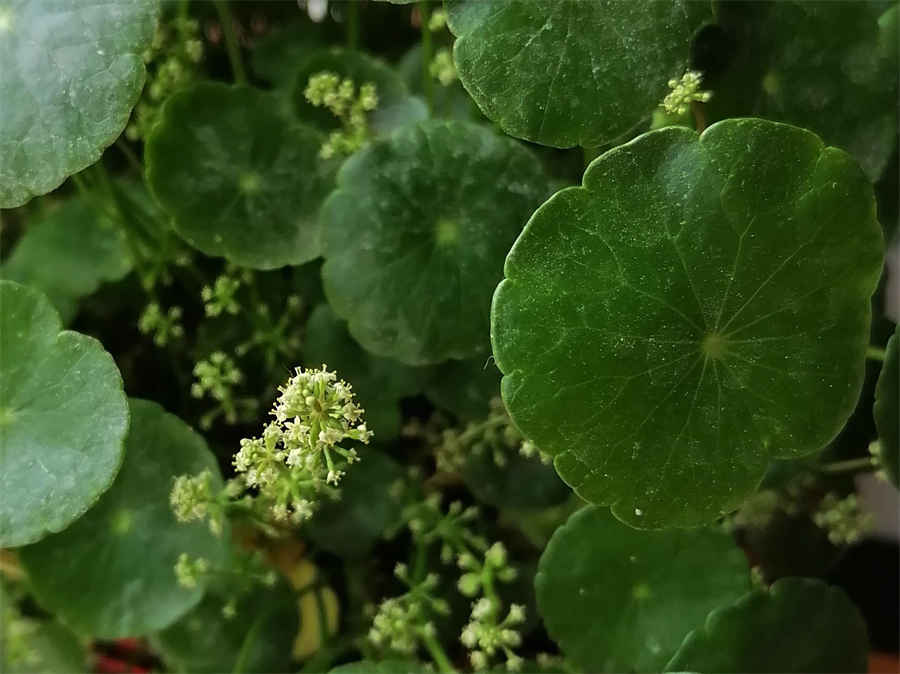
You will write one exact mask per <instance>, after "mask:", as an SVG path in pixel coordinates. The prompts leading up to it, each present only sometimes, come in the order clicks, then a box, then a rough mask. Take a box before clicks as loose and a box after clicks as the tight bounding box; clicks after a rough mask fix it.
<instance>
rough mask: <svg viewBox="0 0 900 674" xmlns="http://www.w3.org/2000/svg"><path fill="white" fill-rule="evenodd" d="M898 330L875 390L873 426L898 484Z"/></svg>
mask: <svg viewBox="0 0 900 674" xmlns="http://www.w3.org/2000/svg"><path fill="white" fill-rule="evenodd" d="M897 335H898V333H897V330H896V329H895V330H894V334H893V335H892V336H891V338H890V340H888V343H887V349H886V351H887V355H886V357H885V359H884V365H882V367H881V374H880V375H878V384H877V387H876V388H875V407H874V409H873V412H874V415H875V426H876V427H877V428H878V442H879V444H880V445H881V461H882V463H883V464H884V470H885V472H886V473H887V474H888V477H890V478H891V481H892V482H893V483H894V484H895V485H898V484H900V356H898V355H897V351H898V349H900V347H898V343H900V337H898V336H897Z"/></svg>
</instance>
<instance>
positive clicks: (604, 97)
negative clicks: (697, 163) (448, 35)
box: [447, 0, 710, 147]
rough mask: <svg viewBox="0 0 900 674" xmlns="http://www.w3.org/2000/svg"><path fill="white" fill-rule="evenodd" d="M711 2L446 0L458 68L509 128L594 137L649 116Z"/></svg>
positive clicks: (607, 136)
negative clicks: (454, 37) (454, 40)
mask: <svg viewBox="0 0 900 674" xmlns="http://www.w3.org/2000/svg"><path fill="white" fill-rule="evenodd" d="M709 9H710V4H709V3H703V2H689V1H687V0H676V1H674V2H651V3H639V2H638V3H635V2H617V1H612V2H610V1H603V2H570V1H563V2H560V1H559V0H532V1H530V2H518V1H516V0H447V11H448V15H449V16H448V18H449V25H450V29H451V30H452V31H453V33H454V34H455V35H456V36H457V38H458V39H457V40H456V44H455V45H454V49H453V55H454V59H455V61H456V67H457V69H458V71H459V77H460V79H461V80H462V83H463V85H464V86H465V87H466V89H467V90H468V92H469V93H470V94H471V95H472V98H474V99H475V102H476V103H478V105H479V107H480V108H481V110H482V112H484V114H485V115H486V116H487V117H488V118H490V119H492V120H493V121H495V122H497V123H498V124H499V125H500V128H502V129H503V130H504V131H506V133H508V134H510V135H512V136H516V137H517V138H525V139H526V140H530V141H533V142H536V143H542V144H544V145H552V146H554V147H571V146H573V145H583V146H585V147H596V146H599V145H602V144H604V143H606V142H608V141H611V140H614V139H616V138H617V137H619V136H621V135H622V134H624V133H626V132H627V131H629V130H630V129H632V128H633V127H635V126H636V125H637V124H638V123H639V122H641V120H643V119H646V118H649V117H650V114H651V113H652V112H653V110H654V108H656V106H657V105H659V103H660V102H661V101H662V99H663V98H664V97H665V95H666V93H667V92H668V88H667V82H668V80H669V79H671V78H677V77H680V76H681V75H682V73H683V72H684V71H685V69H686V68H687V65H688V57H689V55H690V47H691V38H692V37H693V34H694V32H695V31H696V30H697V29H698V28H699V27H700V25H701V24H702V23H703V22H704V21H705V20H707V19H708V18H709V15H710V12H709Z"/></svg>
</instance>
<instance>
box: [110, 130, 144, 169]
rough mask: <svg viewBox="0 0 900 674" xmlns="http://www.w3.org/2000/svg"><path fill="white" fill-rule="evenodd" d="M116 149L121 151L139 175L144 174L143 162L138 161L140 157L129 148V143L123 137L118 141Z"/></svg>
mask: <svg viewBox="0 0 900 674" xmlns="http://www.w3.org/2000/svg"><path fill="white" fill-rule="evenodd" d="M116 147H117V148H119V151H120V152H121V153H122V154H123V155H124V156H125V159H126V161H128V164H129V166H131V168H133V169H134V170H135V171H137V172H138V174H140V175H143V174H144V165H143V164H141V160H140V159H138V156H137V155H136V154H135V153H134V150H132V149H131V148H130V147H128V143H126V142H125V141H124V140H123V139H122V137H121V136H119V137H118V138H117V139H116Z"/></svg>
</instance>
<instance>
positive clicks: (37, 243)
mask: <svg viewBox="0 0 900 674" xmlns="http://www.w3.org/2000/svg"><path fill="white" fill-rule="evenodd" d="M129 271H131V258H130V257H129V254H128V249H127V247H126V245H125V236H124V234H123V231H122V229H121V227H119V226H117V225H116V223H114V222H112V221H111V220H110V219H109V218H107V217H104V216H101V215H99V214H98V213H97V212H96V211H94V210H93V209H92V208H91V207H90V206H89V205H87V204H86V203H84V202H83V201H82V200H81V199H78V198H76V199H71V200H69V201H67V202H65V203H63V204H61V205H60V206H59V207H58V208H56V209H55V210H53V211H51V212H50V213H49V215H47V217H46V218H44V219H42V220H39V221H37V222H29V224H28V229H26V230H25V234H24V236H22V238H21V239H20V240H19V242H18V243H17V244H16V247H15V248H14V249H13V251H12V253H11V254H10V256H9V258H8V259H7V260H6V262H5V263H4V264H3V266H2V267H0V276H2V277H3V278H7V279H10V280H12V281H17V282H19V283H25V284H27V285H29V286H31V287H32V288H36V289H38V290H40V291H42V292H44V293H46V294H47V296H48V297H49V298H50V300H51V301H52V302H53V305H54V306H55V307H56V309H57V311H59V312H60V314H61V316H62V319H63V322H64V323H67V322H69V321H70V320H71V319H72V317H73V316H74V315H75V312H76V311H77V309H78V300H79V299H81V298H82V297H85V296H87V295H90V294H91V293H93V292H94V291H96V290H97V288H98V287H99V286H100V283H102V282H104V281H118V280H119V279H121V278H123V277H124V276H125V275H126V274H127V273H128V272H129Z"/></svg>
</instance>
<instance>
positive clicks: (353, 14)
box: [347, 0, 359, 50]
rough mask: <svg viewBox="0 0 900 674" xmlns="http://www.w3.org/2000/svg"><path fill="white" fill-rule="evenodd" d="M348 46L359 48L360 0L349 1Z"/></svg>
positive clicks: (349, 47)
mask: <svg viewBox="0 0 900 674" xmlns="http://www.w3.org/2000/svg"><path fill="white" fill-rule="evenodd" d="M347 48H348V49H353V50H356V49H359V0H349V2H348V3H347Z"/></svg>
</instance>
